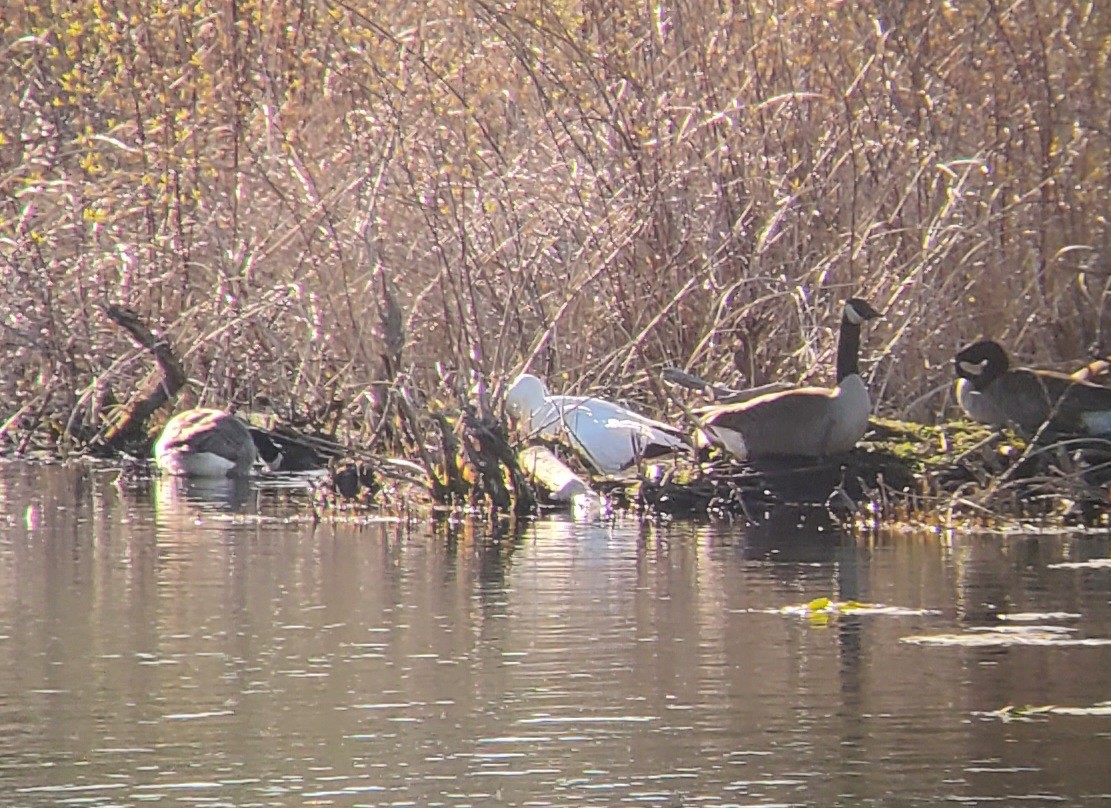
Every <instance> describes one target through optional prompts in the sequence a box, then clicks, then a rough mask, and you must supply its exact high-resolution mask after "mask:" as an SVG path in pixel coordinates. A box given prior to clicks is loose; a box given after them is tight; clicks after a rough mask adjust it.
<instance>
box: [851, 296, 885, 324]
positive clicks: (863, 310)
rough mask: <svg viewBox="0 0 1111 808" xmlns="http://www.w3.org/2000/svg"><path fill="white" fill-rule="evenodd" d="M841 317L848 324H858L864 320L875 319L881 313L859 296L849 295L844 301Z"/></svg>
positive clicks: (880, 315)
mask: <svg viewBox="0 0 1111 808" xmlns="http://www.w3.org/2000/svg"><path fill="white" fill-rule="evenodd" d="M841 317H842V319H843V320H845V321H846V322H847V323H849V324H850V325H860V324H861V323H863V322H864V321H865V320H875V319H877V318H879V317H883V314H881V313H880V312H878V311H876V310H875V309H874V308H872V304H871V303H869V302H868V301H867V300H865V299H863V298H860V297H850V298H849V299H848V300H846V301H845V307H844V309H843V310H842V314H841Z"/></svg>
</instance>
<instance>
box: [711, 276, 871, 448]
mask: <svg viewBox="0 0 1111 808" xmlns="http://www.w3.org/2000/svg"><path fill="white" fill-rule="evenodd" d="M879 316H880V314H879V312H877V311H876V310H875V309H873V308H872V306H871V305H869V304H868V302H867V301H865V300H861V299H860V298H852V299H850V300H848V301H846V303H845V306H844V309H843V310H842V315H841V331H840V334H839V336H838V344H837V386H836V387H797V388H793V389H789V390H782V391H779V392H774V393H768V394H766V395H762V396H758V397H756V398H753V399H750V400H748V401H741V402H737V403H733V404H722V405H719V406H714V407H709V408H707V409H704V410H702V411H701V412H700V418H699V426H700V432H701V434H702V436H703V439H704V440H708V441H709V442H711V443H716V444H718V445H720V446H721V447H722V448H724V449H725V450H726V451H727V452H729V453H730V454H732V455H734V456H735V457H736V458H738V459H740V460H759V459H762V458H770V457H808V458H817V457H826V456H828V455H834V454H840V453H842V452H847V451H849V450H850V449H852V448H853V446H855V445H856V443H857V441H859V440H860V439H861V438H862V437H863V436H864V433H865V431H866V430H867V429H868V417H869V416H870V415H871V413H872V399H871V397H870V396H869V395H868V387H867V385H865V384H864V379H862V378H861V376H860V371H859V367H858V359H859V352H860V326H861V323H863V322H864V321H866V320H871V319H873V318H876V317H879Z"/></svg>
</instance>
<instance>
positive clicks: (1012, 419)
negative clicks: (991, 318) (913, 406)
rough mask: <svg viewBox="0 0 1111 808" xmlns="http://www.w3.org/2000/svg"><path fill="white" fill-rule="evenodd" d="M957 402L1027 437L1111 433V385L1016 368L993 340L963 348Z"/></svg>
mask: <svg viewBox="0 0 1111 808" xmlns="http://www.w3.org/2000/svg"><path fill="white" fill-rule="evenodd" d="M954 362H955V365H956V371H957V377H958V378H957V401H958V403H959V404H960V406H961V408H962V409H963V410H964V412H965V414H967V415H968V417H969V418H971V419H973V420H974V421H979V422H981V423H984V424H988V425H990V426H1005V425H1014V426H1015V428H1016V429H1018V431H1019V432H1021V433H1022V434H1023V435H1025V436H1026V437H1027V438H1029V437H1032V436H1033V435H1035V434H1036V433H1037V432H1038V431H1039V430H1040V429H1041V428H1042V424H1045V425H1046V429H1047V430H1048V431H1049V432H1050V433H1057V434H1071V435H1107V434H1111V389H1109V388H1106V387H1102V386H1100V385H1098V384H1092V383H1091V382H1087V381H1083V380H1078V379H1076V378H1074V377H1073V376H1070V375H1068V374H1066V373H1057V372H1056V371H1052V370H1032V369H1030V368H1012V367H1011V363H1010V359H1009V358H1008V356H1007V352H1006V351H1005V350H1004V349H1003V347H1002V346H1001V345H1000V344H999V343H997V342H995V341H993V340H981V341H980V342H976V343H973V344H972V345H969V346H967V347H965V348H962V349H961V350H960V351H959V352H958V353H957V355H956V358H955V360H954Z"/></svg>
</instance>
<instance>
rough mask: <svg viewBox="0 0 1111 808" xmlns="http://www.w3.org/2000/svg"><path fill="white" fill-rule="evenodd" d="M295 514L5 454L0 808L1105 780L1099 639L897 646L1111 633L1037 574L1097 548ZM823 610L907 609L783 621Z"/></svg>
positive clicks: (1001, 794) (674, 796) (981, 786)
mask: <svg viewBox="0 0 1111 808" xmlns="http://www.w3.org/2000/svg"><path fill="white" fill-rule="evenodd" d="M212 494H215V495H212ZM288 496H289V495H287V494H285V493H283V492H269V491H262V492H260V491H258V490H256V489H252V488H247V489H245V490H243V491H239V490H236V489H235V488H234V486H233V487H232V489H231V490H228V489H222V490H220V491H217V492H211V491H210V492H203V491H202V492H198V491H197V490H196V489H190V487H188V486H165V485H163V484H162V483H158V484H156V485H155V487H154V488H152V490H151V491H149V492H130V493H124V492H120V491H119V490H117V489H116V488H115V487H114V486H113V485H112V484H111V476H110V475H106V474H103V473H93V472H89V471H88V470H81V469H63V468H48V469H42V468H28V467H25V466H7V467H0V794H2V795H5V798H4V800H3V801H2V802H3V803H4V804H13V805H27V806H39V805H42V806H46V805H63V804H77V805H138V804H143V803H147V802H159V801H160V802H162V803H164V804H178V803H187V802H198V803H202V804H206V803H208V804H221V805H284V804H305V803H312V804H321V805H397V804H410V805H433V804H439V805H451V806H463V805H487V804H491V803H500V804H506V805H533V806H542V805H599V806H601V805H619V804H634V805H636V804H643V805H668V806H678V805H716V806H722V805H749V804H786V805H823V806H824V805H845V806H850V805H851V806H855V805H862V804H876V805H891V804H910V803H915V802H918V803H922V804H933V803H935V802H942V801H950V802H958V803H961V802H963V803H967V804H981V803H983V802H988V801H995V802H999V803H1002V804H1010V803H1013V802H1020V801H1021V803H1022V804H1027V805H1028V804H1035V805H1036V804H1048V803H1051V802H1060V801H1064V802H1066V803H1067V804H1070V805H1084V804H1091V805H1095V804H1103V803H1104V802H1105V801H1106V800H1107V799H1108V796H1109V795H1111V775H1109V774H1108V773H1107V769H1108V767H1107V765H1106V762H1107V760H1108V759H1111V755H1109V753H1111V724H1108V721H1109V720H1111V717H1109V716H1107V714H1106V711H1104V712H1101V711H1100V710H1099V709H1092V708H1093V707H1094V706H1095V705H1098V704H1100V703H1102V702H1106V701H1107V700H1108V699H1109V698H1111V687H1109V685H1111V675H1109V674H1108V671H1109V670H1111V666H1109V664H1108V663H1109V662H1111V651H1109V649H1108V648H1107V647H1105V646H1086V645H1076V646H1068V647H1035V646H1028V647H1021V646H993V647H959V646H952V645H944V644H929V643H927V644H918V643H909V642H902V639H903V638H906V637H912V636H928V635H942V634H959V633H963V632H967V631H968V630H970V629H973V628H978V627H979V628H983V627H996V628H998V627H999V626H1000V625H1011V624H1013V622H1014V621H1011V622H1008V621H1006V620H1001V619H1000V618H1001V617H1008V616H1016V615H1017V616H1034V619H1033V620H1032V621H1031V620H1026V621H1023V622H1022V625H1023V626H1027V625H1030V624H1031V622H1032V623H1033V625H1034V626H1038V625H1041V626H1043V627H1047V631H1050V629H1049V628H1048V627H1051V626H1056V627H1064V628H1068V629H1069V630H1070V635H1071V636H1075V637H1078V638H1092V639H1100V638H1102V639H1106V638H1108V637H1111V603H1109V601H1111V598H1109V592H1111V585H1109V584H1111V570H1109V569H1107V568H1105V567H1103V568H1101V567H1098V566H1095V567H1081V568H1076V567H1073V566H1063V565H1065V564H1069V563H1072V562H1077V561H1085V560H1090V559H1102V558H1107V557H1108V555H1109V547H1108V541H1107V538H1106V537H1053V536H1024V537H1010V538H1000V537H990V536H985V537H954V538H951V539H942V538H939V537H937V536H933V535H908V536H897V537H890V538H859V537H853V536H848V535H844V534H842V533H840V532H838V531H836V530H834V529H832V527H831V526H828V525H822V526H821V527H822V530H821V532H819V531H818V530H817V529H816V527H815V528H813V529H810V530H807V531H801V530H800V529H799V528H798V527H797V525H796V524H795V521H793V520H790V519H785V520H783V522H782V523H777V522H774V521H773V522H770V523H768V524H767V525H764V526H761V527H760V528H757V529H754V528H747V529H746V528H743V527H740V526H735V525H725V524H694V523H686V524H682V523H680V524H671V525H668V524H660V525H656V524H651V523H638V522H636V521H620V520H619V521H617V522H616V523H614V524H589V523H586V524H584V523H581V522H574V521H571V520H564V519H559V518H553V519H550V520H546V521H542V522H538V523H535V524H533V525H529V526H525V527H523V528H522V529H519V530H516V531H514V530H510V529H508V528H505V529H504V531H503V532H502V533H501V534H500V535H491V533H489V532H488V531H485V530H482V529H479V528H476V527H475V526H473V525H471V524H467V523H455V522H444V523H442V524H437V525H426V524H421V525H419V526H410V525H405V524H401V523H398V522H382V523H378V524H364V525H344V524H335V525H332V524H326V523H321V524H319V525H317V526H313V525H312V523H311V522H310V521H307V520H302V519H290V518H289V517H291V516H295V515H297V514H299V513H301V512H303V502H302V503H301V507H300V508H294V507H291V506H290V505H289V503H288V502H287V497H288ZM818 597H828V598H831V599H833V600H837V601H850V600H851V601H860V602H863V603H868V604H885V605H888V606H895V607H902V608H903V609H905V610H906V611H905V612H903V613H883V612H872V613H868V612H864V613H856V614H854V613H851V612H849V613H837V612H834V613H832V614H824V615H815V614H808V613H807V612H806V610H798V611H781V609H782V607H784V606H790V605H797V604H805V603H807V602H808V601H811V600H813V599H814V598H818ZM922 610H932V611H929V612H927V613H922ZM1043 618H1044V619H1043ZM1050 633H1051V632H1050ZM1009 705H1019V706H1025V705H1031V706H1035V707H1036V706H1039V705H1041V706H1046V707H1050V706H1052V707H1055V708H1059V709H1058V710H1055V711H1054V710H1045V711H1040V712H1039V711H1034V710H1025V711H1023V710H1017V711H1016V710H1011V711H1006V710H1005V708H1007V707H1008V706H1009ZM1060 708H1063V711H1061V709H1060ZM1070 708H1074V709H1072V710H1071V711H1070Z"/></svg>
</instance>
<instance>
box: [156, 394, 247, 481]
mask: <svg viewBox="0 0 1111 808" xmlns="http://www.w3.org/2000/svg"><path fill="white" fill-rule="evenodd" d="M257 458H258V452H257V450H256V449H255V442H254V439H253V438H252V437H251V432H250V430H249V429H248V428H247V425H246V424H245V423H243V422H242V421H241V420H239V419H238V418H236V417H235V416H234V415H231V414H229V413H226V412H224V411H223V410H214V409H204V408H197V409H192V410H185V411H184V412H180V413H178V414H177V415H175V416H174V417H173V418H171V419H170V420H169V421H168V422H167V423H166V426H165V428H164V429H163V430H162V434H161V435H160V436H159V437H158V440H157V441H156V442H155V444H154V460H155V464H156V465H157V466H158V467H159V468H160V469H161V470H162V471H164V472H165V473H166V474H171V475H175V476H181V477H243V476H246V475H248V474H249V473H250V472H251V468H252V466H254V464H255V460H256V459H257Z"/></svg>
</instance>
